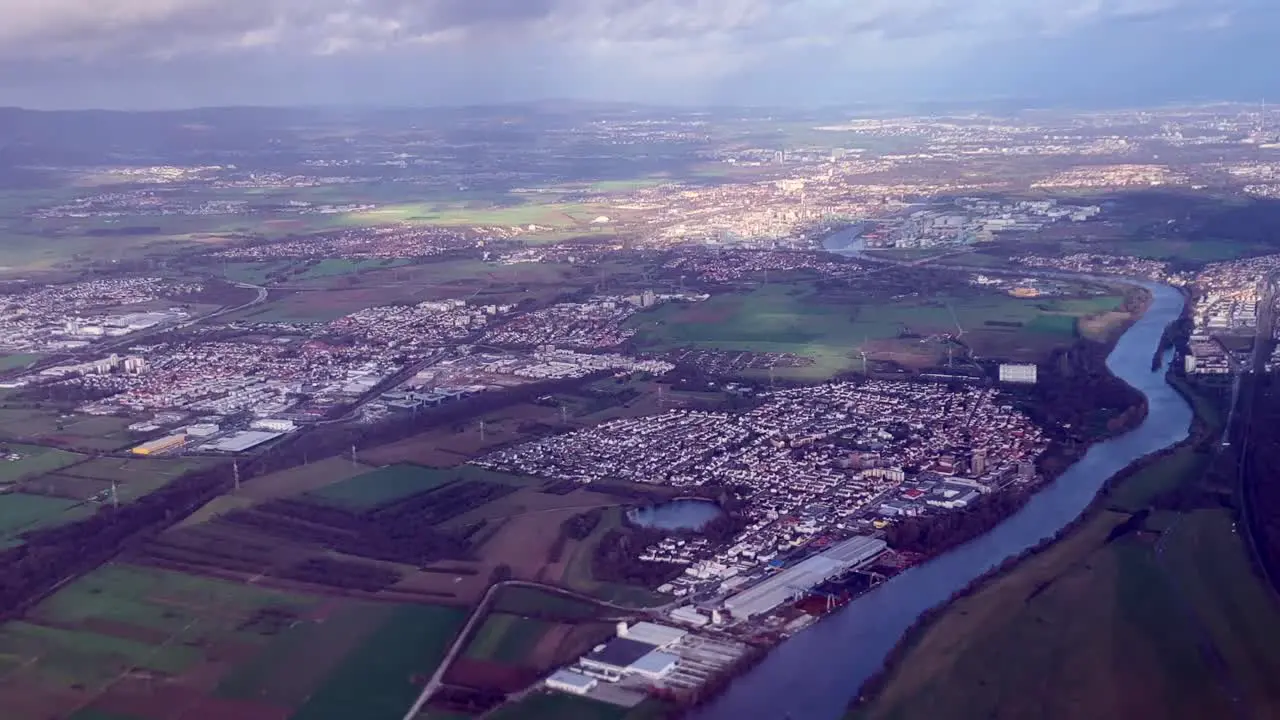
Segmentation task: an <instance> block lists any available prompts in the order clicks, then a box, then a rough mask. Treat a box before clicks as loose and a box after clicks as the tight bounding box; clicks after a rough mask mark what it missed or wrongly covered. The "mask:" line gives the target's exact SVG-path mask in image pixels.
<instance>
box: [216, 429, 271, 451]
mask: <svg viewBox="0 0 1280 720" xmlns="http://www.w3.org/2000/svg"><path fill="white" fill-rule="evenodd" d="M282 435H284V433H279V432H267V431H265V430H243V431H241V432H237V433H232V434H230V435H228V436H226V437H224V438H222V439H221V440H218V441H216V442H211V443H208V444H206V445H202V446H201V449H202V450H212V451H214V452H226V453H239V452H245V451H246V450H252V449H253V448H256V447H258V446H259V445H262V444H264V443H268V442H271V441H272V440H275V439H276V438H278V437H280V436H282Z"/></svg>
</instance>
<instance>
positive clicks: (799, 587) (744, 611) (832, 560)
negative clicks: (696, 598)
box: [724, 536, 888, 620]
mask: <svg viewBox="0 0 1280 720" xmlns="http://www.w3.org/2000/svg"><path fill="white" fill-rule="evenodd" d="M887 549H888V545H886V544H885V542H884V540H880V539H879V538H872V537H863V536H858V537H854V538H850V539H849V540H845V541H844V542H842V543H840V544H839V545H836V546H835V547H832V548H830V549H828V550H825V551H823V552H821V553H818V554H817V555H813V556H811V557H809V558H806V559H804V560H802V561H800V562H799V563H797V564H796V565H794V566H792V567H790V568H787V569H785V570H782V571H781V572H778V573H775V574H773V575H771V576H769V577H768V578H766V579H765V580H763V581H762V582H760V583H757V584H756V585H754V586H752V587H751V588H749V589H747V590H744V591H742V592H740V593H738V594H736V595H733V596H731V597H729V598H728V599H726V600H725V601H724V608H725V609H726V610H727V611H728V612H729V614H730V615H731V616H732V617H733V618H735V619H738V620H746V619H748V618H752V617H757V616H760V615H763V614H765V613H768V612H770V611H772V610H773V609H774V608H777V607H778V606H780V605H782V604H784V603H787V602H789V601H791V600H795V599H797V598H799V597H802V596H804V595H805V594H806V593H808V592H809V591H810V590H812V589H813V588H815V587H817V586H818V585H821V584H822V583H823V582H826V581H827V580H832V579H835V578H838V577H840V576H842V575H845V574H847V573H849V572H852V571H854V570H857V569H859V568H861V567H863V566H865V565H867V564H869V563H871V562H872V561H873V560H875V559H876V558H878V557H880V555H881V554H882V553H883V552H884V551H885V550H887Z"/></svg>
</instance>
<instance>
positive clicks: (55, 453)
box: [0, 441, 84, 483]
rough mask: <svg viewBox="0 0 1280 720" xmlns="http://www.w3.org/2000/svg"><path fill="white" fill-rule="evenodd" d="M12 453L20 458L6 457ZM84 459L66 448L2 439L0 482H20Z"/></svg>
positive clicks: (0, 447)
mask: <svg viewBox="0 0 1280 720" xmlns="http://www.w3.org/2000/svg"><path fill="white" fill-rule="evenodd" d="M10 454H12V455H14V456H17V458H18V459H16V460H10V459H8V458H6V457H5V455H10ZM83 459H84V456H83V455H77V454H75V453H71V452H66V451H65V450H55V449H53V448H47V447H41V446H39V445H20V444H18V443H6V442H3V441H0V483H13V482H18V481H19V480H24V479H26V478H29V477H33V476H35V475H39V474H41V473H47V472H52V471H54V470H58V469H60V468H64V467H67V466H68V465H74V464H75V463H77V462H80V461H81V460H83Z"/></svg>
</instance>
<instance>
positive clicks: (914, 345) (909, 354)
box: [858, 338, 947, 370]
mask: <svg viewBox="0 0 1280 720" xmlns="http://www.w3.org/2000/svg"><path fill="white" fill-rule="evenodd" d="M862 350H863V351H864V352H866V353H867V360H869V361H872V362H875V361H880V362H890V363H893V364H895V365H898V366H901V367H904V368H908V369H911V370H925V369H928V368H935V367H938V365H939V364H940V363H945V362H946V352H947V351H946V347H945V346H944V345H943V344H942V343H939V342H936V341H925V342H922V341H920V340H916V339H899V338H893V339H887V340H868V341H866V342H865V343H863V345H862ZM858 369H861V367H860V366H859V368H858ZM872 369H873V370H874V368H872Z"/></svg>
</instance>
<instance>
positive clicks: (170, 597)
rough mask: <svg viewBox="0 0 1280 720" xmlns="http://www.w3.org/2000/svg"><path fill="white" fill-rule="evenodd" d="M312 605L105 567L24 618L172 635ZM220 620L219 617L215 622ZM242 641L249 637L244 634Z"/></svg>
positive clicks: (250, 589) (163, 573)
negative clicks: (88, 622) (105, 624)
mask: <svg viewBox="0 0 1280 720" xmlns="http://www.w3.org/2000/svg"><path fill="white" fill-rule="evenodd" d="M315 603H316V601H315V600H314V599H313V598H309V597H306V596H303V595H295V594H291V593H286V592H281V591H275V590H268V589H265V588H258V587H254V586H251V585H241V584H237V583H228V582H222V581H219V580H211V579H207V578H202V577H199V576H195V575H186V574H183V573H177V572H170V571H167V570H158V569H152V568H147V567H142V566H138V565H127V564H111V565H106V566H103V567H102V568H100V569H98V570H96V571H94V572H92V573H90V574H89V575H86V576H85V577H83V578H81V579H80V580H77V581H76V582H74V583H71V584H70V585H68V586H66V587H65V588H63V589H62V590H60V591H58V592H57V593H55V594H54V595H53V596H51V597H50V598H49V599H48V600H46V601H44V602H43V603H41V604H40V605H39V606H38V607H37V608H36V610H35V611H34V612H32V613H31V614H30V617H31V618H32V619H34V620H36V621H47V622H53V623H58V624H60V625H79V624H82V623H84V622H85V621H86V620H89V619H96V620H106V621H110V622H114V623H120V624H122V625H129V626H133V627H139V628H145V629H148V630H154V631H158V632H161V633H174V632H178V631H180V630H181V629H182V628H184V627H186V626H188V625H191V624H192V623H201V622H215V623H219V624H221V625H223V627H224V628H225V627H227V626H228V625H230V626H231V627H235V625H232V624H231V619H230V618H232V617H236V618H237V620H236V624H237V625H238V623H239V619H242V617H243V616H245V615H249V614H252V613H253V612H254V611H257V610H260V609H262V608H267V607H271V608H288V609H290V610H292V611H294V612H303V611H305V610H306V609H308V608H310V607H311V606H313V605H314V604H315ZM220 616H223V617H220ZM247 637H252V635H251V634H250V635H248V636H247Z"/></svg>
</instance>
